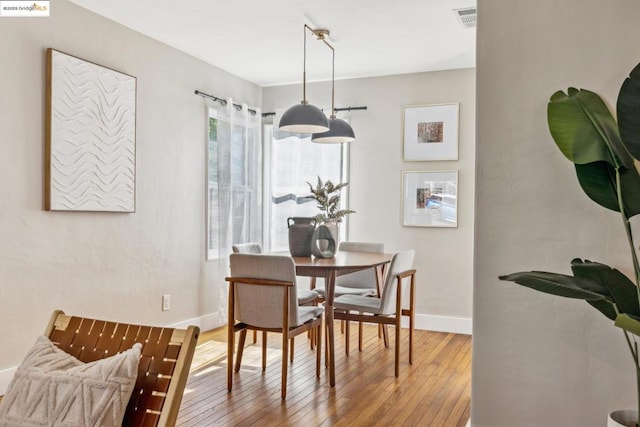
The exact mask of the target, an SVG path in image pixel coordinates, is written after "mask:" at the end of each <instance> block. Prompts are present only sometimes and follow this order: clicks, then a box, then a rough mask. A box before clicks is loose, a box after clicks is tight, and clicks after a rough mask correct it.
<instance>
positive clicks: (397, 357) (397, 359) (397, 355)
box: [394, 314, 401, 377]
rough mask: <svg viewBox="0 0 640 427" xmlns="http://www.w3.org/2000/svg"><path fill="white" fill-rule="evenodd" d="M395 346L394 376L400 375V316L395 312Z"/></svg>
mask: <svg viewBox="0 0 640 427" xmlns="http://www.w3.org/2000/svg"><path fill="white" fill-rule="evenodd" d="M396 318H397V321H396V348H395V349H394V350H395V374H396V377H397V376H398V375H400V318H401V316H400V315H398V314H396Z"/></svg>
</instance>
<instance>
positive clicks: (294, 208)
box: [263, 124, 349, 251]
mask: <svg viewBox="0 0 640 427" xmlns="http://www.w3.org/2000/svg"><path fill="white" fill-rule="evenodd" d="M273 128H274V127H273V125H271V124H268V125H265V126H264V129H263V134H264V137H265V159H266V161H265V169H266V171H265V192H264V194H265V199H264V206H265V212H264V230H265V233H264V239H263V240H264V242H263V244H264V247H265V248H266V250H268V251H288V250H289V233H288V228H287V218H290V217H296V216H299V217H312V216H314V215H316V214H318V213H319V210H318V208H317V206H316V203H315V200H313V199H311V198H309V197H308V196H309V195H310V192H309V186H308V185H307V182H310V183H311V184H313V185H315V184H316V182H317V179H318V176H320V178H322V180H323V181H326V180H331V181H333V182H334V183H338V182H345V181H347V182H348V174H347V173H348V168H347V166H348V164H349V158H348V154H349V148H348V147H349V145H348V144H316V143H312V142H311V139H310V137H308V136H306V137H305V136H301V135H292V136H288V135H290V134H285V133H284V132H276V133H277V134H276V135H275V137H274V132H273ZM348 189H349V187H346V188H344V189H343V190H342V191H341V198H340V203H341V205H342V206H341V208H343V209H346V204H347V200H348ZM347 221H348V218H345V219H343V221H342V222H341V223H340V227H339V229H340V235H341V237H340V238H341V240H344V239H345V236H346V228H347Z"/></svg>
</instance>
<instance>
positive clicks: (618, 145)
mask: <svg viewBox="0 0 640 427" xmlns="http://www.w3.org/2000/svg"><path fill="white" fill-rule="evenodd" d="M547 120H548V122H549V130H550V132H551V136H552V137H553V139H554V141H555V143H556V145H557V146H558V148H559V149H560V151H561V152H562V154H564V155H565V157H567V158H568V159H569V160H571V161H572V162H573V163H576V164H586V163H593V162H598V161H604V162H607V163H609V164H610V165H612V166H614V167H619V166H620V165H624V166H625V167H627V168H630V167H632V166H633V159H632V158H631V156H630V155H629V153H628V152H627V150H626V148H625V147H624V145H623V144H622V140H621V139H620V135H619V133H618V125H617V123H616V121H615V119H614V118H613V116H612V115H611V112H610V111H609V109H608V108H607V106H606V105H605V103H604V102H603V101H602V99H601V98H600V97H599V96H598V95H597V94H596V93H594V92H591V91H588V90H585V89H580V90H578V89H575V88H569V90H568V95H567V94H565V93H564V92H562V91H558V92H556V93H554V94H553V95H552V96H551V100H550V101H549V105H548V107H547ZM614 153H615V155H614Z"/></svg>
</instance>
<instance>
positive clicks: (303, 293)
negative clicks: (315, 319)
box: [298, 289, 318, 305]
mask: <svg viewBox="0 0 640 427" xmlns="http://www.w3.org/2000/svg"><path fill="white" fill-rule="evenodd" d="M317 298H318V293H317V292H316V291H311V290H307V289H298V305H302V304H308V303H310V302H314V301H315V300H316V299H317Z"/></svg>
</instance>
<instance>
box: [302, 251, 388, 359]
mask: <svg viewBox="0 0 640 427" xmlns="http://www.w3.org/2000/svg"><path fill="white" fill-rule="evenodd" d="M338 250H339V251H343V252H371V253H383V252H384V243H377V242H348V241H346V242H340V244H339V245H338ZM380 285H381V283H379V279H378V276H377V272H376V269H375V268H368V269H366V270H360V271H356V272H354V273H349V274H345V275H342V276H338V277H336V287H335V291H334V298H337V297H339V296H341V295H362V296H369V295H374V296H378V295H380ZM311 288H312V289H313V290H314V291H316V292H317V293H318V294H319V295H320V297H319V301H323V300H324V299H325V288H324V283H316V281H315V277H312V278H311ZM340 327H341V329H343V332H344V328H345V322H341V323H340ZM346 328H349V322H346ZM380 332H382V333H383V334H384V344H385V346H387V347H388V346H389V341H388V337H387V330H386V329H383V327H381V328H380ZM345 344H346V348H345V350H346V352H347V355H348V354H349V341H347V342H346V343H345ZM358 349H359V350H360V351H362V322H358Z"/></svg>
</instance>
